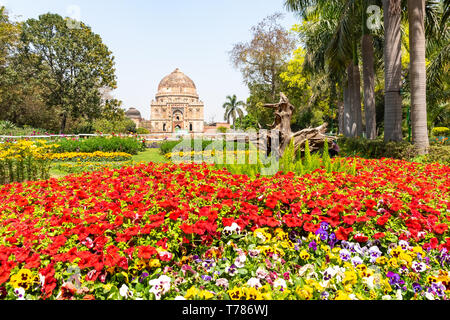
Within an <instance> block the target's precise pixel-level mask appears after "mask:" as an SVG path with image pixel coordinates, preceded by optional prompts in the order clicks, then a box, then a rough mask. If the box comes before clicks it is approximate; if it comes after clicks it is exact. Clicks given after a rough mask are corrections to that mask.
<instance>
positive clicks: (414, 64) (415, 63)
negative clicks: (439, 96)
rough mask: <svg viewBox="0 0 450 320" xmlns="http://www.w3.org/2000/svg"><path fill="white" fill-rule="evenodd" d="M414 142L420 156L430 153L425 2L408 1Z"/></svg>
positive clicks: (423, 0) (422, 0)
mask: <svg viewBox="0 0 450 320" xmlns="http://www.w3.org/2000/svg"><path fill="white" fill-rule="evenodd" d="M408 17H409V45H410V71H409V72H410V86H411V126H412V140H413V143H414V144H415V146H416V148H417V150H418V152H419V154H425V153H427V152H428V148H429V140H428V128H427V97H426V94H427V90H426V84H427V72H426V64H425V0H408Z"/></svg>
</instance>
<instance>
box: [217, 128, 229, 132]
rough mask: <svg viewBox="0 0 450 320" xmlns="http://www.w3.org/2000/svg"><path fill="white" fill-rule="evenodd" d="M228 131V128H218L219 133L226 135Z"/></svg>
mask: <svg viewBox="0 0 450 320" xmlns="http://www.w3.org/2000/svg"><path fill="white" fill-rule="evenodd" d="M227 131H228V129H227V128H226V127H218V128H217V132H219V133H226V132H227Z"/></svg>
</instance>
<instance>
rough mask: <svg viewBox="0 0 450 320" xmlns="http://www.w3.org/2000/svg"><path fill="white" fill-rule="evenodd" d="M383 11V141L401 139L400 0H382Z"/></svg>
mask: <svg viewBox="0 0 450 320" xmlns="http://www.w3.org/2000/svg"><path fill="white" fill-rule="evenodd" d="M383 12H384V66H385V75H384V77H385V98H384V141H386V142H388V141H401V140H402V97H401V95H400V88H401V75H402V62H401V57H402V51H401V32H400V22H401V21H400V20H401V0H383Z"/></svg>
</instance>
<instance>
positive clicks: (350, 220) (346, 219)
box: [342, 215, 356, 226]
mask: <svg viewBox="0 0 450 320" xmlns="http://www.w3.org/2000/svg"><path fill="white" fill-rule="evenodd" d="M342 220H343V221H344V222H345V223H346V224H348V225H350V226H351V225H352V224H354V223H355V221H356V216H355V215H348V216H343V217H342Z"/></svg>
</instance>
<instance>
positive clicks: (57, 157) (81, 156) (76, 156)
mask: <svg viewBox="0 0 450 320" xmlns="http://www.w3.org/2000/svg"><path fill="white" fill-rule="evenodd" d="M46 157H47V158H48V159H50V160H52V161H79V162H85V161H86V162H94V161H127V160H130V159H131V158H132V156H131V154H128V153H125V152H102V151H96V152H67V153H52V154H50V155H47V156H46Z"/></svg>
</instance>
